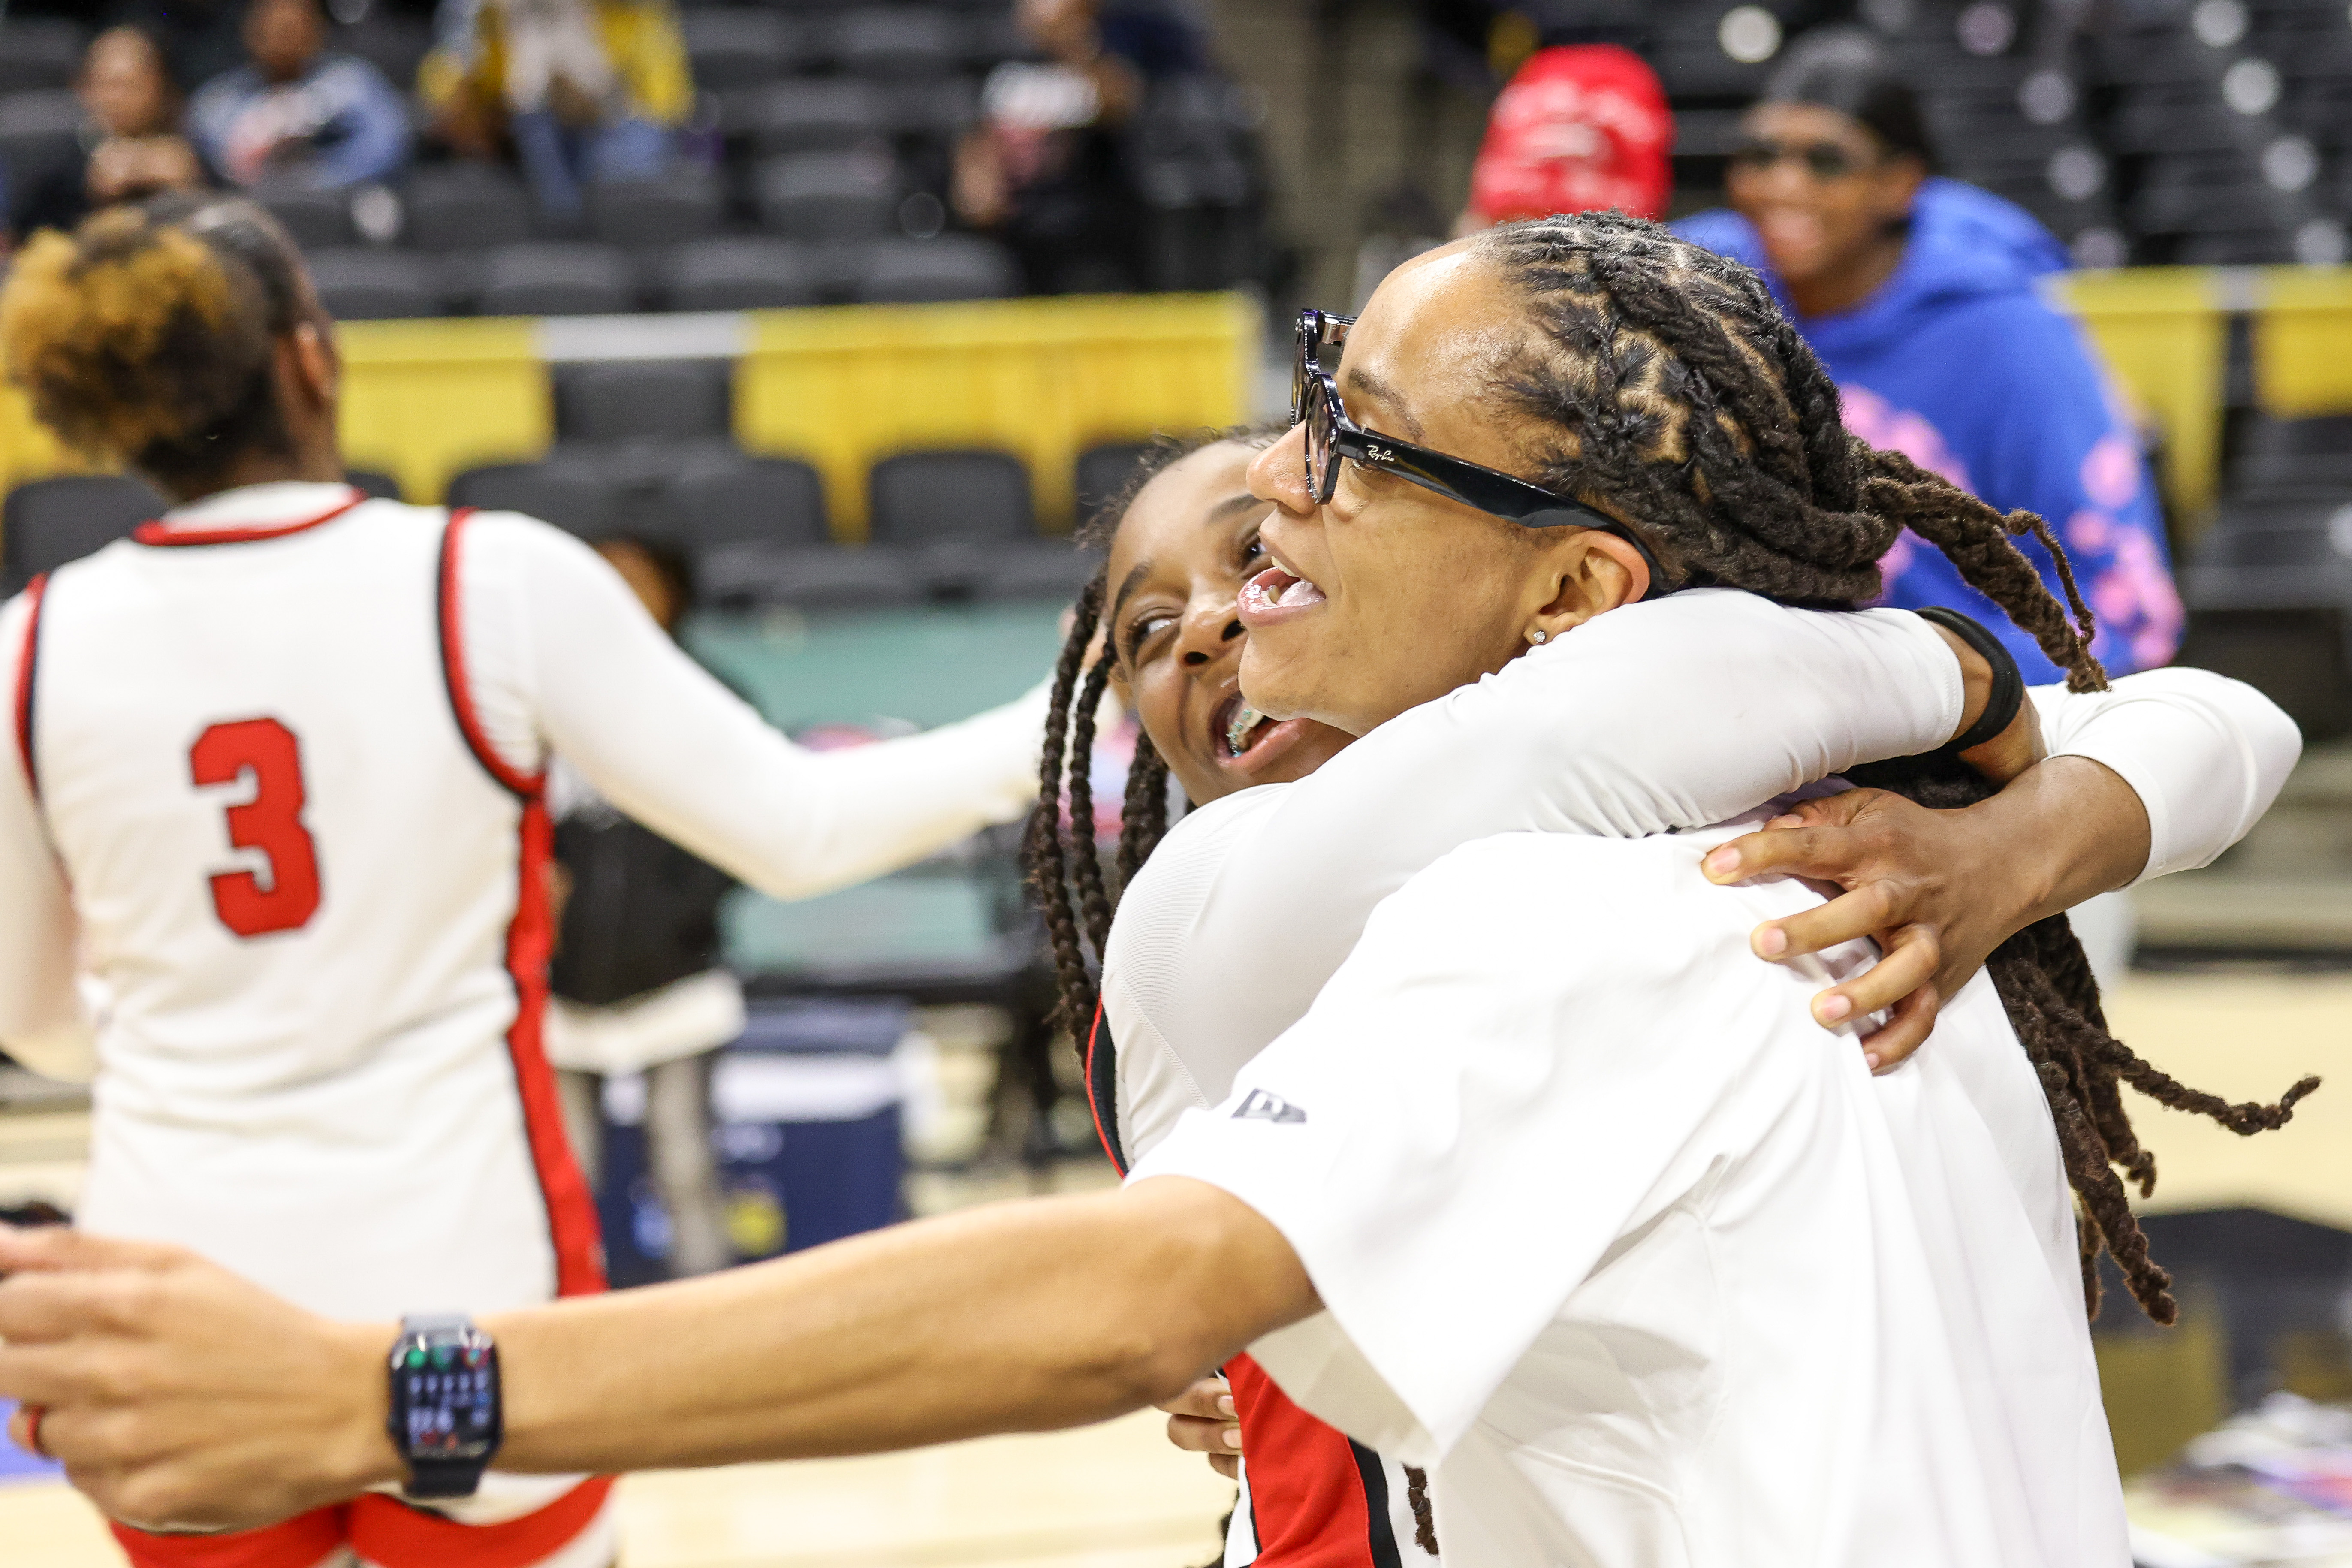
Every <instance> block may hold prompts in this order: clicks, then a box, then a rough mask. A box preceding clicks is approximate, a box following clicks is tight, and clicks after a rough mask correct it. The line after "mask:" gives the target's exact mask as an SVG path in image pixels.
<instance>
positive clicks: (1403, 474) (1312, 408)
mask: <svg viewBox="0 0 2352 1568" xmlns="http://www.w3.org/2000/svg"><path fill="white" fill-rule="evenodd" d="M1355 324H1356V319H1355V318H1354V317H1353V316H1335V315H1332V314H1330V313H1329V312H1328V311H1324V310H1301V311H1299V312H1298V358H1297V362H1296V363H1294V364H1293V365H1292V367H1291V376H1290V422H1291V423H1292V424H1293V425H1298V424H1302V423H1303V424H1304V425H1305V426H1307V489H1310V490H1312V491H1313V492H1314V496H1315V504H1316V505H1318V506H1324V505H1328V503H1329V502H1330V500H1331V497H1332V495H1333V493H1334V492H1335V491H1336V490H1337V489H1339V464H1340V462H1341V461H1342V460H1343V459H1344V460H1346V461H1349V462H1354V463H1361V464H1363V465H1364V466H1365V467H1367V468H1378V469H1380V470H1381V472H1382V473H1388V474H1394V475H1395V476H1396V477H1397V478H1399V479H1404V480H1407V481H1409V482H1410V483H1412V484H1416V485H1419V486H1420V487H1421V488H1422V489H1425V490H1429V491H1432V492H1433V493H1435V494H1437V495H1442V496H1444V498H1445V499H1446V500H1457V501H1460V502H1461V503H1462V504H1463V505H1465V506H1466V507H1471V508H1473V509H1475V510H1478V511H1483V512H1485V513H1486V514H1487V515H1488V516H1490V517H1499V518H1503V519H1505V520H1507V521H1511V522H1516V523H1517V524H1518V525H1519V526H1520V527H1522V528H1597V529H1599V530H1600V531H1601V532H1603V533H1610V534H1614V535H1615V536H1616V537H1618V538H1619V539H1622V540H1623V541H1625V542H1626V543H1628V544H1631V545H1632V546H1633V548H1634V549H1635V550H1636V551H1638V552H1640V553H1641V557H1642V560H1643V563H1644V564H1646V565H1647V566H1648V567H1649V569H1650V586H1649V590H1648V592H1646V593H1644V594H1643V595H1642V596H1643V598H1645V599H1654V598H1656V597H1658V596H1659V595H1662V594H1664V593H1665V592H1666V591H1667V590H1666V586H1665V582H1666V577H1665V574H1664V572H1662V571H1660V570H1659V569H1658V563H1657V558H1656V557H1655V556H1654V555H1652V554H1651V553H1650V547H1649V546H1648V545H1646V544H1644V543H1643V542H1642V541H1641V539H1640V538H1639V537H1638V536H1637V535H1636V534H1634V532H1633V531H1632V530H1631V529H1629V528H1627V527H1626V526H1625V525H1624V524H1623V523H1621V522H1619V521H1617V520H1616V519H1615V518H1613V517H1611V516H1609V515H1608V514H1607V513H1606V512H1601V511H1595V510H1593V509H1592V508H1591V507H1589V506H1586V505H1584V504H1583V503H1582V502H1581V501H1576V500H1570V499H1569V498H1568V497H1566V496H1556V495H1554V494H1552V493H1551V491H1549V490H1548V489H1543V488H1542V487H1541V486H1539V485H1531V484H1529V483H1528V481H1527V480H1525V479H1519V478H1517V476H1515V475H1511V474H1507V473H1504V472H1502V471H1501V470H1499V469H1496V468H1487V467H1486V466H1485V465H1483V464H1480V463H1474V462H1471V461H1470V460H1469V459H1468V458H1455V457H1450V456H1448V455H1447V454H1445V453H1444V452H1434V451H1432V450H1430V448H1428V447H1416V446H1414V445H1413V444H1412V443H1411V442H1410V441H1395V440H1391V439H1390V438H1389V437H1386V436H1376V435H1373V434H1372V433H1371V432H1370V431H1369V430H1366V429H1365V428H1364V427H1363V426H1360V425H1359V424H1357V423H1356V422H1355V421H1354V420H1352V419H1350V418H1349V417H1348V410H1347V407H1346V405H1343V404H1342V403H1341V402H1340V401H1339V383H1337V382H1336V381H1334V380H1333V379H1332V377H1331V374H1330V373H1329V372H1328V371H1326V370H1325V369H1324V368H1323V361H1322V351H1323V350H1325V349H1327V348H1328V349H1337V348H1339V347H1341V346H1342V345H1343V344H1345V343H1346V342H1347V341H1348V329H1349V328H1350V327H1352V326H1354V325H1355Z"/></svg>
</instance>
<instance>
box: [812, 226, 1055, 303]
mask: <svg viewBox="0 0 2352 1568" xmlns="http://www.w3.org/2000/svg"><path fill="white" fill-rule="evenodd" d="M851 289H852V292H853V294H854V295H855V297H856V300H858V301H859V302H860V303H862V304H869V305H873V304H909V303H922V302H929V301H934V300H1002V299H1004V298H1005V297H1006V296H1008V295H1012V294H1017V293H1019V292H1020V291H1021V273H1020V269H1019V268H1016V267H1015V266H1014V265H1013V258H1012V257H1011V256H1010V255H1009V254H1007V253H1006V251H1005V249H1004V247H1003V246H1000V245H997V244H995V243H994V242H992V241H991V240H985V239H982V238H979V237H976V236H973V235H962V234H953V235H940V236H939V237H936V238H932V239H877V240H872V241H869V242H868V243H867V244H866V245H864V246H862V247H858V249H857V251H856V259H855V262H854V264H853V267H852V269H851Z"/></svg>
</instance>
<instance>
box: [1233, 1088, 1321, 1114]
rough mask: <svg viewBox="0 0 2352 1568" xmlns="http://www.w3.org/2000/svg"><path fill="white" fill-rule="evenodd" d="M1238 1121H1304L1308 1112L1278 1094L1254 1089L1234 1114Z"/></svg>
mask: <svg viewBox="0 0 2352 1568" xmlns="http://www.w3.org/2000/svg"><path fill="white" fill-rule="evenodd" d="M1306 1120H1307V1112H1305V1111H1303V1110H1299V1109H1298V1107H1297V1106H1295V1105H1293V1104H1291V1103H1290V1101H1288V1100H1285V1099H1283V1098H1282V1096H1280V1095H1278V1094H1268V1093H1266V1091H1265V1090H1264V1089H1251V1090H1250V1091H1249V1094H1248V1096H1247V1098H1245V1099H1244V1100H1243V1101H1242V1102H1241V1105H1240V1107H1239V1108H1238V1109H1237V1110H1234V1121H1306Z"/></svg>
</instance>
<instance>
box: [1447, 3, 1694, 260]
mask: <svg viewBox="0 0 2352 1568" xmlns="http://www.w3.org/2000/svg"><path fill="white" fill-rule="evenodd" d="M1674 145H1675V117H1674V111H1673V110H1670V109H1668V108H1667V107H1666V89H1664V87H1663V86H1662V85H1660V83H1659V81H1658V73H1657V72H1656V71H1654V70H1652V69H1651V68H1650V67H1649V65H1648V63H1647V62H1645V61H1644V60H1643V58H1642V57H1641V56H1639V55H1637V54H1635V53H1633V50H1631V49H1626V48H1620V47H1618V46H1616V45H1614V44H1566V45H1560V46H1558V47H1552V48H1549V49H1538V50H1537V51H1536V52H1535V53H1534V54H1533V55H1530V56H1529V57H1528V61H1527V63H1526V64H1525V65H1523V66H1521V67H1520V68H1518V70H1517V73H1516V74H1514V75H1513V76H1512V78H1511V79H1510V81H1509V82H1508V83H1507V85H1506V86H1505V87H1504V89H1503V90H1502V92H1501V93H1499V94H1498V95H1496V99H1495V107H1494V109H1493V110H1492V111H1491V112H1490V113H1489V114H1488V115H1487V117H1486V138H1485V140H1483V141H1482V142H1480V143H1479V144H1478V159H1477V162H1476V163H1474V164H1473V165H1472V166H1471V170H1470V200H1469V203H1468V205H1465V207H1464V208H1463V210H1462V216H1461V219H1460V221H1458V222H1457V223H1456V224H1455V225H1454V233H1455V234H1456V235H1464V234H1472V233H1475V232H1476V231H1477V230H1479V229H1482V228H1492V227H1493V226H1495V225H1496V224H1498V223H1509V222H1510V221H1512V220H1513V219H1515V218H1526V217H1548V216H1550V215H1551V214H1553V213H1572V212H1585V211H1588V210H1591V209H1595V208H1608V207H1615V208H1617V209H1618V210H1619V211H1621V212H1629V213H1632V214H1633V216H1635V217H1646V218H1653V219H1654V218H1662V217H1664V216H1666V200H1667V198H1668V197H1669V196H1671V195H1674V171H1673V168H1672V166H1671V165H1670V164H1669V163H1668V162H1667V159H1668V157H1669V155H1670V154H1671V153H1673V152H1674Z"/></svg>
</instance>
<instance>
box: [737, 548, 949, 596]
mask: <svg viewBox="0 0 2352 1568" xmlns="http://www.w3.org/2000/svg"><path fill="white" fill-rule="evenodd" d="M694 592H695V597H696V598H697V599H698V600H699V601H700V602H702V603H704V604H708V605H718V606H719V607H720V608H723V609H749V608H751V607H753V606H756V605H787V606H790V607H791V608H793V609H800V610H870V609H882V608H887V607H889V606H893V605H916V604H920V603H921V602H922V599H923V582H922V578H921V577H920V576H919V575H918V574H917V572H916V570H915V566H914V563H913V562H912V561H910V560H909V559H908V557H907V556H906V555H905V554H903V553H902V552H898V551H895V550H882V549H876V548H873V547H871V546H869V547H867V548H866V549H864V550H845V549H843V548H841V547H840V546H839V545H835V544H821V545H813V546H809V547H807V548H804V549H797V550H771V549H768V548H766V547H764V546H761V545H756V544H751V545H746V544H733V545H725V546H721V547H720V548H719V549H716V550H713V551H710V552H709V553H707V554H704V555H702V556H699V557H698V558H697V560H696V561H695V563H694Z"/></svg>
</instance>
